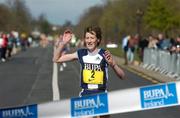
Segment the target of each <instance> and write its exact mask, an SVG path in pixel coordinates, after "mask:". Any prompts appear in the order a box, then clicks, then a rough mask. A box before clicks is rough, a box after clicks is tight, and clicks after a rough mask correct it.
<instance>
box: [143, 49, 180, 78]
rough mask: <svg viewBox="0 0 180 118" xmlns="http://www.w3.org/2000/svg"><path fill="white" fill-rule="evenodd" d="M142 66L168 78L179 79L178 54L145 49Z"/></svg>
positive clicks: (179, 58) (179, 59)
mask: <svg viewBox="0 0 180 118" xmlns="http://www.w3.org/2000/svg"><path fill="white" fill-rule="evenodd" d="M143 64H144V67H145V68H146V69H150V70H154V71H159V72H160V73H162V74H165V75H167V76H169V77H173V78H176V79H177V80H178V79H180V54H179V53H172V54H171V53H170V52H169V51H165V50H159V49H153V48H146V49H145V50H144V57H143Z"/></svg>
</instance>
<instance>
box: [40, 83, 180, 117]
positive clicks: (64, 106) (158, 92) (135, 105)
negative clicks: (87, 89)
mask: <svg viewBox="0 0 180 118" xmlns="http://www.w3.org/2000/svg"><path fill="white" fill-rule="evenodd" d="M174 91H175V92H174ZM97 96H98V99H99V95H96V96H93V97H87V98H84V97H82V98H77V99H78V100H76V101H75V102H77V103H78V105H79V106H78V105H75V106H73V105H72V103H71V102H72V99H67V100H63V101H60V102H52V103H47V104H40V105H39V107H38V109H39V117H40V118H46V117H48V118H56V117H61V118H63V117H65V118H67V117H72V116H71V115H72V114H71V113H73V112H74V111H71V110H72V107H78V109H79V108H82V109H83V110H81V111H80V112H79V114H81V113H82V114H83V112H84V113H88V111H87V108H90V107H91V108H94V111H93V112H91V113H92V114H90V115H89V116H97V115H100V114H101V115H105V114H115V113H124V112H132V111H139V110H146V109H154V108H162V107H168V106H176V105H180V103H179V101H180V82H175V83H164V84H156V85H151V86H144V87H138V88H131V89H125V90H120V91H113V92H109V93H108V94H107V96H108V97H107V98H108V106H109V107H108V109H109V112H107V113H99V112H98V114H96V113H95V111H96V110H95V108H97V107H100V106H98V105H100V104H103V105H104V103H103V102H102V99H104V98H102V99H101V97H100V100H98V99H97ZM88 101H91V102H88ZM75 102H74V103H75ZM98 102H100V103H98ZM88 105H89V106H88ZM93 105H94V106H93ZM143 105H144V106H143ZM91 110H93V109H91ZM89 113H90V112H89ZM93 113H94V114H93Z"/></svg>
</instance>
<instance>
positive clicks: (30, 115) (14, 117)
mask: <svg viewBox="0 0 180 118" xmlns="http://www.w3.org/2000/svg"><path fill="white" fill-rule="evenodd" d="M0 118H37V105H29V106H23V107H17V108H9V109H2V110H0Z"/></svg>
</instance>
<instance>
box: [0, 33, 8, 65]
mask: <svg viewBox="0 0 180 118" xmlns="http://www.w3.org/2000/svg"><path fill="white" fill-rule="evenodd" d="M1 40H2V41H1V45H0V47H1V61H2V62H5V61H6V50H7V45H8V38H7V35H6V34H2V37H1Z"/></svg>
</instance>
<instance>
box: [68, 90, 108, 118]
mask: <svg viewBox="0 0 180 118" xmlns="http://www.w3.org/2000/svg"><path fill="white" fill-rule="evenodd" d="M103 113H108V99H107V93H103V94H97V95H92V96H84V97H80V98H72V99H71V116H72V117H78V116H84V115H95V114H103Z"/></svg>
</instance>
